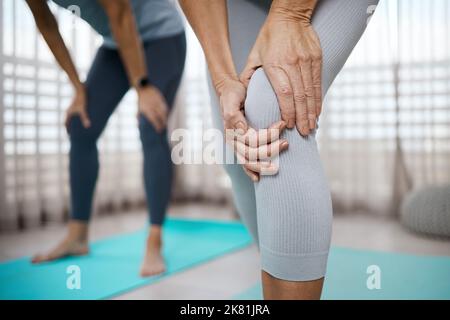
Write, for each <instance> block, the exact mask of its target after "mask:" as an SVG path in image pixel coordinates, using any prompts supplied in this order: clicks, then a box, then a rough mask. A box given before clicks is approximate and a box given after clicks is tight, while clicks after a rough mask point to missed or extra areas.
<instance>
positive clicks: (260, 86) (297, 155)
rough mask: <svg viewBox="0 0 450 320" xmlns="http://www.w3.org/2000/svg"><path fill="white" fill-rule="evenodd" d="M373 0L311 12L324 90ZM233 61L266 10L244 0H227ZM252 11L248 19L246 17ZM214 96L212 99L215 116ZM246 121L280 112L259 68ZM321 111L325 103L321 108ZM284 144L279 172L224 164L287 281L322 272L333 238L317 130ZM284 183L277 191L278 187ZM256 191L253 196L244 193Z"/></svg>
mask: <svg viewBox="0 0 450 320" xmlns="http://www.w3.org/2000/svg"><path fill="white" fill-rule="evenodd" d="M377 2H378V0H322V1H320V2H319V4H318V6H317V8H316V10H315V13H314V17H313V26H314V28H315V30H316V31H317V33H318V35H319V38H320V41H321V45H322V49H323V73H322V86H323V95H325V94H326V92H327V90H328V88H329V87H330V85H331V83H332V82H333V80H334V78H335V77H336V75H337V74H338V72H339V71H340V70H341V68H342V66H343V65H344V63H345V61H346V60H347V58H348V56H349V55H350V53H351V51H352V50H353V48H354V47H355V45H356V43H357V42H358V40H359V39H360V37H361V35H362V33H363V31H364V30H365V27H366V20H367V18H368V15H367V7H368V6H370V5H373V4H377ZM228 5H229V11H230V13H229V17H230V37H231V43H232V49H233V55H234V59H235V62H236V64H237V66H238V68H239V70H242V67H243V66H244V64H245V61H246V59H247V55H248V52H249V51H250V48H251V46H252V45H253V43H254V40H255V38H256V36H257V33H258V31H259V27H260V25H261V24H262V23H263V21H264V19H265V17H266V13H265V12H264V11H263V10H260V9H258V8H257V7H255V6H253V5H251V4H249V3H248V2H246V1H236V0H234V1H228ZM249 17H251V19H250V18H249ZM218 110H219V109H218V107H217V101H216V103H215V105H214V106H213V112H214V115H215V117H216V118H217V119H216V123H218V122H219V121H220V120H219V117H220V115H219V113H218ZM245 111H246V116H247V118H248V120H249V122H250V124H251V125H252V126H254V127H256V128H266V127H268V126H269V125H270V124H271V123H273V122H275V121H278V120H279V119H280V113H279V107H278V103H277V99H276V96H275V94H274V92H273V90H272V87H271V85H270V83H269V81H268V80H267V78H266V76H265V74H264V72H263V71H262V70H258V71H257V72H255V74H254V76H253V78H252V80H251V82H250V85H249V88H248V93H247V101H246V106H245ZM324 112H326V110H325V111H324ZM285 137H286V138H287V139H288V141H289V150H287V151H286V152H284V153H283V154H282V155H281V156H280V172H279V174H278V175H276V176H272V177H263V178H262V179H261V181H260V182H259V183H257V184H256V185H255V186H254V188H253V184H252V183H251V182H250V179H248V178H247V177H246V176H245V174H244V172H243V171H242V170H239V168H236V166H238V165H228V166H227V167H228V168H226V169H227V172H228V173H229V174H230V178H231V180H232V185H233V189H234V190H235V189H238V188H239V192H234V194H235V199H236V203H237V207H238V210H239V212H240V214H241V216H242V217H243V220H244V222H245V223H246V224H247V225H248V227H249V229H250V230H251V232H252V234H254V237H255V239H258V241H259V247H260V251H261V260H262V269H263V270H264V271H266V272H267V273H269V274H271V275H272V276H274V277H276V278H279V279H283V280H289V281H309V280H314V279H319V278H322V277H323V276H324V274H325V271H326V263H327V257H328V249H329V244H330V239H331V218H332V208H331V200H330V193H329V189H328V186H327V182H326V178H325V175H324V173H323V169H322V166H321V162H320V157H319V153H318V150H317V145H316V141H315V137H314V135H312V136H310V137H308V138H302V137H301V136H300V135H299V134H298V133H297V131H295V130H289V131H287V132H286V133H285ZM280 191H282V192H280ZM253 198H254V199H255V203H250V204H248V202H249V199H253Z"/></svg>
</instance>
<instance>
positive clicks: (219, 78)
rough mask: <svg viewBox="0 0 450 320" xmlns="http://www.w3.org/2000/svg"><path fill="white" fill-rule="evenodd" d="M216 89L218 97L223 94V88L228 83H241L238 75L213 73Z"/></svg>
mask: <svg viewBox="0 0 450 320" xmlns="http://www.w3.org/2000/svg"><path fill="white" fill-rule="evenodd" d="M211 78H212V81H213V85H214V88H215V90H216V93H217V95H218V96H220V95H221V94H222V92H223V88H224V87H225V84H226V83H227V82H228V81H239V76H238V75H237V73H214V74H213V73H211Z"/></svg>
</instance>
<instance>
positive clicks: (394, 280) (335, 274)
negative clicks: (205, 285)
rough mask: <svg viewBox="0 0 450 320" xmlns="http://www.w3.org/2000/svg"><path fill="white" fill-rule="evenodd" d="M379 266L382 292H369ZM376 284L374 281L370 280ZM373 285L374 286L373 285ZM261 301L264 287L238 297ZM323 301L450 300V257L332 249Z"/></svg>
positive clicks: (256, 286)
mask: <svg viewBox="0 0 450 320" xmlns="http://www.w3.org/2000/svg"><path fill="white" fill-rule="evenodd" d="M372 265H376V266H378V267H379V269H378V270H377V271H376V272H378V271H379V272H380V273H379V274H380V277H379V279H380V282H379V284H380V289H372V290H369V289H368V287H367V280H368V278H369V277H371V276H372V275H374V273H373V272H374V271H373V269H372V270H369V272H370V273H369V274H368V273H367V268H368V267H369V266H372ZM370 279H371V280H373V278H370ZM370 283H371V284H373V282H370ZM235 298H236V299H238V300H260V299H262V292H261V284H260V283H259V284H256V285H255V286H253V287H251V288H249V289H248V290H246V291H245V292H243V293H241V294H239V295H238V296H236V297H235ZM322 299H328V300H340V299H357V300H378V299H387V300H391V299H399V300H407V299H439V300H448V299H450V257H436V256H416V255H408V254H398V253H388V252H379V251H368V250H356V249H348V248H339V247H333V248H332V249H331V253H330V257H329V260H328V271H327V277H326V280H325V285H324V290H323V293H322Z"/></svg>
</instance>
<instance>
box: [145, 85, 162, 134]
mask: <svg viewBox="0 0 450 320" xmlns="http://www.w3.org/2000/svg"><path fill="white" fill-rule="evenodd" d="M137 93H138V112H139V113H140V114H142V115H143V116H144V117H145V118H146V119H147V120H148V121H149V122H150V123H151V124H152V125H153V127H154V128H155V130H156V132H159V133H160V132H162V131H163V130H164V129H165V128H166V126H167V118H168V107H167V103H166V100H165V99H164V96H163V95H162V94H161V92H160V91H159V89H158V88H156V87H154V86H145V87H143V88H140V89H138V90H137Z"/></svg>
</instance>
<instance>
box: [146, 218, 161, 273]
mask: <svg viewBox="0 0 450 320" xmlns="http://www.w3.org/2000/svg"><path fill="white" fill-rule="evenodd" d="M161 247H162V241H161V227H160V226H152V227H150V234H149V236H148V238H147V248H146V250H145V257H144V261H143V262H142V266H141V276H142V277H150V276H154V275H158V274H161V273H163V272H164V271H166V264H165V262H164V258H163V256H162V254H161Z"/></svg>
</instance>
